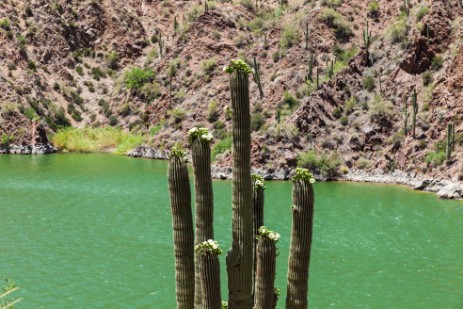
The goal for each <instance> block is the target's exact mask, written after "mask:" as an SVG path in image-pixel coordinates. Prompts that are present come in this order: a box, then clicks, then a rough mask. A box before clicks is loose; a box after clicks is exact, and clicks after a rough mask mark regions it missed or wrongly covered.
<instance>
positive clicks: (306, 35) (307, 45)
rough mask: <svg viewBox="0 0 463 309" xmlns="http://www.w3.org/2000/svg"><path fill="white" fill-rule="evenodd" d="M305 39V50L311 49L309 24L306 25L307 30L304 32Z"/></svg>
mask: <svg viewBox="0 0 463 309" xmlns="http://www.w3.org/2000/svg"><path fill="white" fill-rule="evenodd" d="M304 37H305V49H306V50H308V49H309V22H306V23H305V30H304Z"/></svg>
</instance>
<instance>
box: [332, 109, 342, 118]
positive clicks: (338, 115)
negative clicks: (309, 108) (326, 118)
mask: <svg viewBox="0 0 463 309" xmlns="http://www.w3.org/2000/svg"><path fill="white" fill-rule="evenodd" d="M333 116H334V117H335V118H336V119H339V118H341V116H342V110H341V108H340V107H338V106H336V107H335V108H334V109H333Z"/></svg>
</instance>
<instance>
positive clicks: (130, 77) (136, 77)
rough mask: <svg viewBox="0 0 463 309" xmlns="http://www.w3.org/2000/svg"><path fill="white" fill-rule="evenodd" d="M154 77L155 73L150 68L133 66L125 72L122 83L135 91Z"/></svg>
mask: <svg viewBox="0 0 463 309" xmlns="http://www.w3.org/2000/svg"><path fill="white" fill-rule="evenodd" d="M155 77H156V75H155V73H154V71H153V70H152V69H149V68H146V69H141V68H138V67H134V68H132V69H131V70H129V71H127V72H125V74H124V83H125V86H126V87H127V89H130V90H132V91H134V92H136V93H137V92H139V91H140V90H141V88H142V87H143V86H144V85H145V84H147V83H150V82H152V81H153V80H154V78H155Z"/></svg>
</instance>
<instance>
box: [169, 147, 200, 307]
mask: <svg viewBox="0 0 463 309" xmlns="http://www.w3.org/2000/svg"><path fill="white" fill-rule="evenodd" d="M168 179H169V192H170V204H171V208H172V225H173V230H174V253H175V280H176V298H177V308H183V309H193V308H194V296H195V295H194V294H195V286H194V277H195V269H194V254H193V248H194V233H193V215H192V213H191V192H190V180H189V178H188V170H187V165H186V159H185V153H184V152H183V151H181V150H177V149H176V148H172V150H171V153H170V160H169V168H168Z"/></svg>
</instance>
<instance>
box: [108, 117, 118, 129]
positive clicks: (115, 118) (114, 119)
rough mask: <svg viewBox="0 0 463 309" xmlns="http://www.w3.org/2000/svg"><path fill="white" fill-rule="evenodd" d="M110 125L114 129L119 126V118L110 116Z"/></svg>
mask: <svg viewBox="0 0 463 309" xmlns="http://www.w3.org/2000/svg"><path fill="white" fill-rule="evenodd" d="M109 125H110V126H111V127H114V126H116V125H117V117H116V116H114V115H111V116H109Z"/></svg>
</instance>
